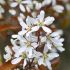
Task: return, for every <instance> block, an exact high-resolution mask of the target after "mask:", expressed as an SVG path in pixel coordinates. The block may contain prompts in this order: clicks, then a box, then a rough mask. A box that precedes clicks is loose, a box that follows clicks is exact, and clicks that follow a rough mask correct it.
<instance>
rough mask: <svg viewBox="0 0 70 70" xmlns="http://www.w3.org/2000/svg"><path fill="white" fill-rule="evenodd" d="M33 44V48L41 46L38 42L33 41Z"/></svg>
mask: <svg viewBox="0 0 70 70" xmlns="http://www.w3.org/2000/svg"><path fill="white" fill-rule="evenodd" d="M31 46H33V48H37V47H38V46H39V44H37V43H31Z"/></svg>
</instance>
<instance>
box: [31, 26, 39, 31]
mask: <svg viewBox="0 0 70 70" xmlns="http://www.w3.org/2000/svg"><path fill="white" fill-rule="evenodd" d="M31 30H32V31H33V32H34V31H38V30H39V26H34V27H32V28H31Z"/></svg>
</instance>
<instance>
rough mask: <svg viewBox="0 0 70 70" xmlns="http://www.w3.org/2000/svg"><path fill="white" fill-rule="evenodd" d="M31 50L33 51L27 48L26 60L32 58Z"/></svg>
mask: <svg viewBox="0 0 70 70" xmlns="http://www.w3.org/2000/svg"><path fill="white" fill-rule="evenodd" d="M32 50H33V48H32V47H29V48H27V50H26V51H27V57H28V58H32Z"/></svg>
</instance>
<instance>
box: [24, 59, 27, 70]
mask: <svg viewBox="0 0 70 70" xmlns="http://www.w3.org/2000/svg"><path fill="white" fill-rule="evenodd" d="M26 64H27V61H26V59H24V63H23V69H24V67H25V66H26Z"/></svg>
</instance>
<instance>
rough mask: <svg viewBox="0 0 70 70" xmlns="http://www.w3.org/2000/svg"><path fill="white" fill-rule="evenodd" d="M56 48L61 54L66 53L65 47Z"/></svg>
mask: <svg viewBox="0 0 70 70" xmlns="http://www.w3.org/2000/svg"><path fill="white" fill-rule="evenodd" d="M56 48H57V50H59V51H60V52H63V51H65V49H64V48H63V47H60V46H58V47H56Z"/></svg>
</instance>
